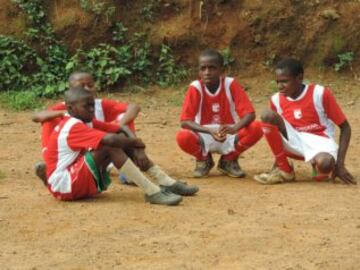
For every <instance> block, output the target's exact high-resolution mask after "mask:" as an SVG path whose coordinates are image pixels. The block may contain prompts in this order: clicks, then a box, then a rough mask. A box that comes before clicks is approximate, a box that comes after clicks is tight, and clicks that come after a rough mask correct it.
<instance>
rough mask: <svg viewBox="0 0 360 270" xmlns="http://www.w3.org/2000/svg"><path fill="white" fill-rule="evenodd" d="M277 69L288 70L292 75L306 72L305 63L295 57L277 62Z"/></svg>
mask: <svg viewBox="0 0 360 270" xmlns="http://www.w3.org/2000/svg"><path fill="white" fill-rule="evenodd" d="M276 69H281V70H286V71H287V72H288V73H289V75H291V76H298V75H299V74H304V67H303V64H302V63H301V62H300V61H299V60H297V59H294V58H284V59H281V60H280V61H279V62H278V63H277V64H276Z"/></svg>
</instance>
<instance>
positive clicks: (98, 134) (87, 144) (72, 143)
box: [67, 123, 107, 151]
mask: <svg viewBox="0 0 360 270" xmlns="http://www.w3.org/2000/svg"><path fill="white" fill-rule="evenodd" d="M106 134H107V133H106V132H104V131H100V130H97V129H94V128H90V127H88V126H86V125H85V124H84V123H77V124H75V125H74V126H72V127H71V130H70V132H69V135H68V137H67V143H68V145H69V147H70V148H71V149H72V150H74V151H81V150H87V149H89V148H91V149H97V148H98V147H99V145H100V142H101V140H102V138H104V137H105V135H106Z"/></svg>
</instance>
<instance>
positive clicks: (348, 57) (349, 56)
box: [334, 52, 354, 72]
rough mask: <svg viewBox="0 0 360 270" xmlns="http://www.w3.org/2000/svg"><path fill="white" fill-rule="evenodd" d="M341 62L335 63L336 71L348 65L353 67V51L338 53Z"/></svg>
mask: <svg viewBox="0 0 360 270" xmlns="http://www.w3.org/2000/svg"><path fill="white" fill-rule="evenodd" d="M337 57H338V59H339V62H338V63H336V64H335V65H334V69H335V71H337V72H339V71H341V70H343V69H345V68H346V67H348V66H350V68H351V62H352V61H353V60H354V53H353V52H345V53H341V54H338V56H337Z"/></svg>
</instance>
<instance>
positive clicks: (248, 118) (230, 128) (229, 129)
mask: <svg viewBox="0 0 360 270" xmlns="http://www.w3.org/2000/svg"><path fill="white" fill-rule="evenodd" d="M254 120H255V113H254V112H252V113H248V114H245V115H244V116H243V117H242V118H241V119H240V120H239V121H238V122H236V123H235V124H234V125H225V126H222V127H221V128H220V130H219V132H220V133H225V134H236V133H238V131H239V130H240V129H242V128H244V127H247V126H248V125H249V124H250V123H251V122H252V121H254Z"/></svg>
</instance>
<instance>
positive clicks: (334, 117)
mask: <svg viewBox="0 0 360 270" xmlns="http://www.w3.org/2000/svg"><path fill="white" fill-rule="evenodd" d="M323 106H324V110H325V113H326V115H327V116H328V117H329V119H330V120H331V121H333V122H334V123H335V124H336V125H341V124H342V123H343V122H344V121H345V120H346V116H345V114H344V113H343V111H342V110H341V108H340V106H339V104H338V103H337V102H336V100H335V97H334V96H333V94H332V93H331V91H330V90H329V89H328V88H325V90H324V94H323Z"/></svg>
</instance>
